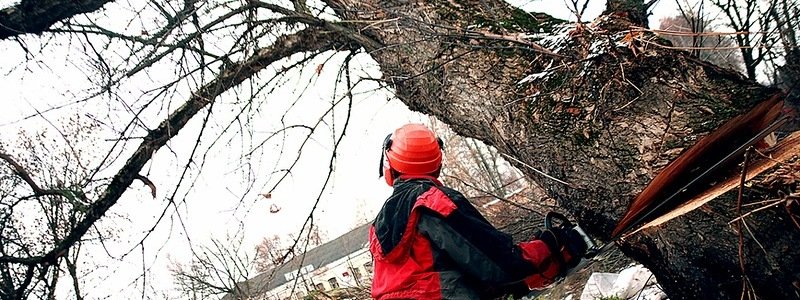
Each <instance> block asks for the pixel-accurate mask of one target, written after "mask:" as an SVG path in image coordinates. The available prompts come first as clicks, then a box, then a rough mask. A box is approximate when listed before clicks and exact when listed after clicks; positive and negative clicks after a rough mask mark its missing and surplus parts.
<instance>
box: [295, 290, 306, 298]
mask: <svg viewBox="0 0 800 300" xmlns="http://www.w3.org/2000/svg"><path fill="white" fill-rule="evenodd" d="M295 296H297V299H303V298H305V297H306V293H303V292H302V291H300V292H297V294H295Z"/></svg>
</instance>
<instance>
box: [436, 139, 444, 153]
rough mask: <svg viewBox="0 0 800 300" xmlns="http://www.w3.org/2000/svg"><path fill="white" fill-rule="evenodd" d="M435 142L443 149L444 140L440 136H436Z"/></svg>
mask: <svg viewBox="0 0 800 300" xmlns="http://www.w3.org/2000/svg"><path fill="white" fill-rule="evenodd" d="M436 142H437V143H439V149H441V150H444V141H442V139H441V138H439V137H437V138H436Z"/></svg>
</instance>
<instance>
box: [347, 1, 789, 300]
mask: <svg viewBox="0 0 800 300" xmlns="http://www.w3.org/2000/svg"><path fill="white" fill-rule="evenodd" d="M611 2H612V3H614V4H620V5H621V6H614V5H612V6H609V7H608V10H607V11H606V14H605V15H604V16H601V17H600V18H598V20H596V21H595V23H594V24H593V25H591V26H589V27H586V28H575V27H569V26H564V25H559V24H560V22H559V21H558V20H555V19H552V18H550V17H548V16H546V15H544V14H527V13H525V12H521V11H519V10H514V9H512V8H510V7H508V6H507V4H505V3H504V2H502V1H417V2H413V3H411V2H405V1H381V2H377V1H359V2H358V3H355V2H349V1H348V2H336V3H333V5H332V7H334V8H337V9H338V13H339V14H340V15H341V16H342V17H343V18H344V19H360V20H366V21H372V22H368V23H369V25H368V26H365V27H364V28H363V29H362V32H363V33H364V34H366V35H368V36H371V37H372V38H373V39H375V40H377V41H379V42H380V43H382V44H384V45H385V47H383V48H380V49H377V50H376V51H373V52H371V54H372V56H373V57H374V58H375V59H376V60H377V61H378V62H379V64H380V66H381V69H382V71H383V76H384V79H385V80H386V81H387V82H389V83H391V84H393V85H394V87H395V88H396V93H397V96H398V97H399V98H400V99H401V100H402V101H403V102H405V103H406V104H407V105H408V106H409V107H410V108H411V109H413V110H416V111H420V112H423V113H426V114H431V115H434V116H436V117H437V118H439V119H440V120H442V121H444V122H445V123H448V124H450V125H451V126H452V128H453V129H454V130H455V131H456V132H458V133H459V134H462V135H465V136H470V137H475V138H478V139H480V140H482V141H484V142H485V143H487V144H490V145H492V146H495V147H497V149H498V150H499V151H501V152H502V153H505V154H507V155H510V156H512V157H515V158H517V159H519V160H520V161H522V162H524V163H526V164H528V165H530V166H533V167H535V168H537V169H539V170H542V171H544V172H545V173H547V174H549V175H551V176H553V177H556V178H558V179H560V180H563V181H565V182H567V183H568V185H565V184H561V183H558V182H556V181H553V180H551V179H548V178H546V177H544V176H542V175H539V174H538V173H536V172H534V171H532V170H531V169H530V168H528V167H527V166H524V165H522V164H516V166H517V167H519V168H520V169H521V170H522V171H523V172H525V173H527V175H529V176H530V177H532V178H534V179H535V180H536V181H537V182H538V183H539V184H540V185H541V186H542V187H543V188H544V189H545V190H546V191H547V192H548V194H549V196H551V197H553V198H555V199H557V201H558V202H559V204H560V206H562V207H563V208H565V209H566V210H568V211H569V212H571V213H572V214H573V215H575V216H577V217H578V219H579V220H580V222H581V223H582V224H584V225H586V227H587V229H588V230H589V231H590V233H591V234H592V235H594V236H596V237H599V238H602V239H608V238H609V235H610V232H611V230H612V229H613V227H614V225H615V224H616V221H617V220H618V219H619V218H620V217H621V216H622V214H623V213H624V212H625V210H626V207H627V205H628V203H629V201H630V200H632V199H633V198H634V197H635V196H636V194H637V193H638V192H639V191H641V190H642V189H643V187H644V186H645V185H647V184H648V182H649V181H650V180H651V179H652V178H653V177H654V176H655V175H656V174H658V172H659V171H660V170H661V169H662V168H663V167H664V166H666V165H667V164H668V163H669V162H670V161H671V160H673V159H675V158H676V157H677V156H678V155H679V154H680V153H681V152H682V151H683V150H685V149H687V148H688V147H690V146H692V145H693V144H694V143H695V142H696V141H697V140H698V139H699V138H701V137H703V136H705V135H707V134H708V133H709V132H711V131H713V130H714V129H715V128H717V127H718V126H720V125H721V124H722V123H723V122H725V121H726V120H729V119H730V118H732V117H734V116H736V115H738V114H741V113H743V112H745V111H747V110H748V109H749V108H751V107H753V105H754V104H756V103H758V102H760V101H762V100H764V99H767V98H768V97H769V96H770V95H772V94H774V93H776V92H777V91H776V90H774V89H771V88H767V87H764V86H762V85H759V84H758V83H756V82H753V81H750V80H747V79H745V78H743V77H741V76H740V75H738V74H737V73H736V72H734V71H730V70H727V69H722V68H719V67H716V66H714V65H711V64H708V63H706V62H703V61H700V60H698V59H696V58H694V57H692V56H690V55H689V54H688V53H685V52H677V51H673V50H667V49H663V48H659V47H657V46H655V45H653V44H650V43H653V42H656V43H657V42H658V39H657V38H655V37H652V36H650V35H648V34H646V33H638V32H629V31H627V30H628V29H629V28H631V26H632V25H641V24H643V23H642V20H641V19H640V18H637V17H636V16H635V14H630V13H620V11H618V9H623V10H624V11H625V12H629V10H630V9H631V8H632V7H633V8H636V7H644V6H643V5H642V6H636V5H638V4H637V3H634V2H637V1H611ZM639 4H641V3H639ZM631 5H633V6H631ZM538 32H551V33H549V34H545V35H544V36H539V35H537V34H533V35H532V36H533V37H532V38H526V39H522V38H520V35H518V34H520V33H528V34H530V33H538ZM537 36H538V38H537ZM539 45H541V46H545V48H549V49H550V50H552V51H553V52H556V53H547V52H548V51H545V50H542V49H540V48H539V47H538V46H539ZM530 74H534V75H533V76H531V77H529V78H528V80H527V81H525V82H523V83H520V81H522V80H523V78H525V77H526V76H527V75H530ZM723 155H724V154H720V158H721V156H723ZM791 188H793V189H795V190H796V186H794V187H791ZM771 193H772V194H771ZM774 193H776V191H775V190H774V189H773V190H769V189H767V190H764V191H754V190H750V191H748V192H746V193H745V199H744V201H745V204H746V203H751V202H757V201H761V200H763V199H765V198H770V197H777V196H776V194H774ZM735 199H736V198H735V193H728V194H726V195H723V196H722V197H720V198H718V199H716V200H714V201H712V202H711V203H710V204H708V205H706V206H705V207H703V208H702V209H699V210H695V211H693V212H690V213H688V214H685V215H683V216H681V217H679V218H676V219H674V220H672V221H670V222H668V223H666V224H663V225H660V226H659V227H657V228H651V229H647V230H644V231H642V232H640V233H638V234H636V235H634V236H632V237H630V238H628V239H626V240H623V241H621V242H620V243H619V245H620V247H621V249H622V250H623V251H624V252H625V253H626V254H627V255H629V256H631V257H633V258H634V259H636V260H638V261H640V262H642V263H643V264H644V265H645V266H647V267H648V268H650V269H651V270H652V271H653V272H654V274H656V277H657V278H658V280H659V282H660V283H661V284H662V285H663V287H664V288H665V290H666V292H667V293H668V295H669V297H670V299H739V298H740V297H741V296H742V293H743V292H746V291H750V290H752V291H754V292H755V293H756V294H757V295H758V296H759V297H761V298H763V299H798V298H800V297H799V296H798V288H797V286H796V284H797V281H798V280H800V278H798V274H800V247H797V246H796V245H798V244H800V230H798V228H796V227H795V225H793V223H792V221H791V220H790V217H789V216H788V215H787V212H786V211H784V210H783V209H778V208H775V209H767V210H763V211H760V212H758V213H754V214H751V215H749V216H748V217H747V218H746V219H745V220H746V230H744V229H743V231H744V232H743V233H738V232H737V230H736V227H735V226H734V225H733V223H731V224H729V222H730V221H731V220H733V219H734V218H735V217H736V215H735V211H736V201H735ZM740 235H741V237H742V238H743V240H744V243H743V244H742V246H743V249H742V251H743V252H742V254H741V255H740V254H739V238H740ZM740 260H743V265H744V274H743V273H742V271H741V268H740ZM747 282H749V283H747ZM743 283H744V284H745V285H744V289H745V290H743Z"/></svg>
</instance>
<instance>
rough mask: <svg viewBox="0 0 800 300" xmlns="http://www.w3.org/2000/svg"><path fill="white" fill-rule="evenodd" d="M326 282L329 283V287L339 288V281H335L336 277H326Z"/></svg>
mask: <svg viewBox="0 0 800 300" xmlns="http://www.w3.org/2000/svg"><path fill="white" fill-rule="evenodd" d="M328 284H330V285H331V289H338V288H339V282H337V281H336V277H331V279H328Z"/></svg>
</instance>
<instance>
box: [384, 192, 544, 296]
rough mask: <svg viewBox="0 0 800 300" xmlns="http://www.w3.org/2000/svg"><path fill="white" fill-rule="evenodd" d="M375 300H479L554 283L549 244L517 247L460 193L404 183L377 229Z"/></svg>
mask: <svg viewBox="0 0 800 300" xmlns="http://www.w3.org/2000/svg"><path fill="white" fill-rule="evenodd" d="M370 251H371V252H372V255H373V259H374V267H375V273H374V278H373V282H372V297H374V298H376V299H479V298H486V297H496V296H499V295H503V294H506V293H509V292H515V290H516V291H518V289H519V287H523V288H525V291H527V288H536V287H543V286H545V285H548V284H550V283H552V280H553V278H555V277H556V275H557V274H558V272H559V266H558V263H557V262H556V260H555V259H551V256H550V251H549V250H548V248H547V245H545V243H544V242H542V241H538V240H534V241H529V242H523V243H519V244H514V243H513V241H512V239H511V237H510V236H508V235H507V234H504V233H502V232H500V231H498V230H497V229H495V228H494V227H493V226H492V225H491V224H489V222H488V221H486V219H485V218H483V216H481V214H480V213H479V212H478V211H477V210H476V209H475V207H473V206H472V205H471V204H470V203H469V201H467V200H466V199H465V198H464V196H463V195H461V193H459V192H457V191H455V190H453V189H449V188H447V187H444V186H442V185H441V183H439V181H437V180H436V179H435V178H403V177H401V178H400V179H398V180H397V181H396V182H395V184H394V192H393V193H392V196H391V197H389V199H388V200H386V203H385V204H384V206H383V208H382V209H381V211H380V213H379V214H378V216H377V217H376V218H375V221H374V222H373V224H372V227H371V228H370Z"/></svg>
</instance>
